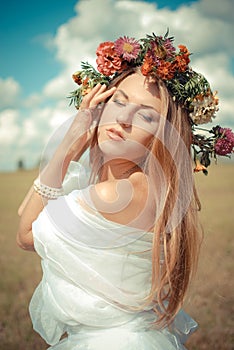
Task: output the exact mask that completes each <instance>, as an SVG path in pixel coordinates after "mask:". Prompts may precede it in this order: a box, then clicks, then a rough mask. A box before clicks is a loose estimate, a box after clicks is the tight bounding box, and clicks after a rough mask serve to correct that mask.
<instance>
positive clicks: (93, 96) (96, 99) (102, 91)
mask: <svg viewBox="0 0 234 350" xmlns="http://www.w3.org/2000/svg"><path fill="white" fill-rule="evenodd" d="M115 91H116V87H113V88H111V89H109V90H106V85H101V84H97V85H96V86H95V87H94V88H93V89H92V90H91V91H90V92H89V93H88V94H87V95H85V97H84V98H83V101H82V103H81V105H80V110H83V109H87V108H91V107H96V106H98V104H99V103H101V102H104V101H105V100H106V99H107V98H108V97H110V96H112V95H113V93H114V92H115Z"/></svg>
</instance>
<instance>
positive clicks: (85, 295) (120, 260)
mask: <svg viewBox="0 0 234 350" xmlns="http://www.w3.org/2000/svg"><path fill="white" fill-rule="evenodd" d="M77 167H78V168H79V169H80V170H82V169H81V168H82V166H80V165H77V164H72V165H71V168H70V172H69V176H68V177H69V179H66V181H65V188H66V189H67V192H70V191H71V190H72V188H74V187H77V177H76V175H75V174H77V170H78V169H77ZM80 167H81V168H80ZM73 175H74V176H73ZM85 177H86V176H85ZM83 178H84V177H83ZM86 185H87V184H85V183H83V185H82V186H79V187H80V188H81V187H85V186H86ZM87 189H88V187H85V188H83V189H78V190H72V191H71V192H70V193H69V194H68V195H65V196H62V197H60V198H58V199H57V200H54V201H49V203H48V205H47V206H46V207H45V208H44V210H43V211H42V212H41V214H40V215H39V217H38V219H37V220H36V221H35V222H34V223H33V236H34V244H35V249H36V251H37V253H38V254H39V256H40V257H41V261H42V269H43V278H42V281H41V282H40V284H39V286H38V287H37V289H36V291H35V292H34V295H33V297H32V300H31V302H30V308H29V310H30V316H31V319H32V323H33V327H34V329H35V330H36V331H37V332H38V333H39V334H40V335H41V336H42V337H43V338H44V339H45V341H46V342H47V343H48V344H50V345H51V347H50V349H51V350H65V349H67V350H76V349H77V350H78V349H79V350H109V349H111V350H137V349H139V350H173V349H174V350H175V349H177V350H178V349H180V350H182V349H185V348H184V346H183V344H184V342H185V341H186V339H187V337H188V336H189V334H190V333H191V332H193V331H194V330H195V329H196V327H197V324H196V322H195V321H194V320H192V319H191V318H190V317H189V316H188V315H187V314H186V313H184V312H183V311H182V310H181V311H180V312H179V313H178V315H177V317H176V319H175V321H174V323H173V324H172V325H171V326H170V331H169V329H167V328H164V329H155V328H152V323H153V322H154V321H155V319H156V315H155V313H154V312H153V311H152V307H153V305H148V306H147V307H144V303H145V300H144V299H145V298H146V297H147V295H148V293H149V291H150V286H151V270H152V269H151V253H152V252H151V248H152V242H151V240H152V234H151V233H147V232H144V231H141V230H137V229H135V228H132V227H127V226H124V225H120V224H117V223H114V222H111V221H108V220H106V219H105V218H103V217H102V216H101V215H100V214H99V213H98V212H96V213H95V212H89V211H88V210H86V209H85V208H84V207H83V206H82V205H81V203H82V201H83V200H84V198H85V196H86V194H87ZM64 333H66V334H67V337H66V338H65V339H63V340H60V339H61V336H62V335H63V334H64Z"/></svg>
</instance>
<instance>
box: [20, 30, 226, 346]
mask: <svg viewBox="0 0 234 350" xmlns="http://www.w3.org/2000/svg"><path fill="white" fill-rule="evenodd" d="M142 42H143V43H141V45H140V43H139V42H137V41H135V40H134V39H132V38H127V37H123V38H120V39H118V40H116V42H115V43H112V42H107V43H102V44H100V46H99V48H98V50H97V56H98V58H97V65H98V70H99V72H100V73H101V74H100V73H98V72H97V71H95V70H94V69H93V68H91V66H89V65H88V64H83V70H82V71H81V72H78V74H75V75H74V79H75V80H76V82H77V83H78V84H79V88H78V90H76V92H75V93H74V94H72V97H73V98H75V102H76V106H77V108H79V111H78V114H77V115H76V117H75V118H74V120H73V122H72V123H71V126H70V128H69V130H68V131H67V133H66V135H65V136H64V138H63V140H62V142H61V143H60V145H59V146H58V148H57V149H56V151H55V153H54V155H53V157H52V158H51V160H50V161H49V163H48V164H47V165H46V166H45V167H44V168H43V169H42V171H41V173H40V180H39V179H37V180H36V181H35V183H34V187H33V189H31V191H30V193H29V195H28V196H27V197H26V199H25V201H24V202H23V204H22V205H21V207H20V209H19V214H20V216H21V220H20V225H19V230H18V234H17V241H18V244H19V246H20V247H21V248H23V249H26V250H35V251H36V252H37V253H38V254H39V255H40V256H41V258H42V268H43V278H42V281H41V283H40V285H39V286H38V288H37V290H36V291H35V293H34V296H33V298H32V300H31V303H30V315H31V318H32V322H33V326H34V329H35V330H36V331H37V332H39V333H40V334H41V336H42V337H43V338H44V339H45V340H46V341H47V343H48V344H50V345H52V347H51V348H50V349H56V350H58V349H69V350H70V349H91V350H94V349H95V350H99V349H109V348H112V349H116V350H117V349H118V350H119V349H128V350H129V349H134V350H135V349H147V350H150V349H158V350H165V349H167V350H170V349H184V346H183V344H184V342H185V341H186V339H187V337H188V335H189V334H190V333H191V332H193V331H194V330H195V329H196V326H197V325H196V323H195V322H194V321H193V320H192V319H191V318H190V317H189V316H188V315H186V314H185V313H184V312H183V311H181V310H180V308H181V306H182V303H183V300H184V297H185V293H186V290H187V288H188V285H189V282H190V279H191V276H192V275H193V273H194V271H195V268H196V262H197V257H198V250H199V244H200V235H199V227H198V224H197V209H198V208H199V201H198V199H197V195H196V191H195V187H194V183H193V177H192V162H191V155H190V148H191V144H192V143H193V144H195V145H196V146H197V147H198V146H200V150H201V151H202V152H203V153H202V155H203V154H205V151H204V149H203V148H202V147H203V146H204V142H203V143H202V145H203V146H201V143H199V142H198V141H197V140H198V139H199V138H198V137H194V138H192V132H191V131H192V128H191V121H192V118H198V113H197V109H196V103H195V102H196V98H197V97H194V96H192V92H191V89H190V90H189V91H187V90H186V91H187V95H186V94H184V95H183V97H181V94H179V93H180V92H181V90H178V86H177V85H178V84H177V85H176V82H177V81H178V78H181V77H183V78H185V77H186V82H188V81H189V82H191V81H194V80H196V79H197V73H195V72H193V71H192V70H191V69H190V68H189V67H188V62H189V59H188V56H189V53H188V51H187V49H186V48H185V47H184V46H183V47H182V46H181V48H180V52H179V53H178V54H176V53H175V49H174V48H173V46H172V38H168V37H167V34H166V35H165V37H164V38H162V37H157V36H155V35H154V34H153V36H147V38H146V39H144V40H143V41H142ZM121 50H122V51H121ZM167 63H168V64H167ZM163 67H164V69H162V68H163ZM192 72H193V74H192ZM199 77H200V76H199ZM176 79H177V80H176ZM173 80H174V82H173ZM196 81H197V85H196V89H195V90H196V92H197V91H198V92H199V93H200V92H201V91H203V93H204V94H203V95H204V96H205V97H206V100H207V99H208V97H209V98H210V100H209V101H208V102H209V103H208V107H209V108H208V109H204V108H203V109H202V113H200V114H201V118H203V119H206V121H207V119H208V118H211V116H213V115H214V113H215V111H216V110H217V99H216V98H215V95H213V94H212V93H211V91H210V90H209V86H208V85H207V84H208V83H207V81H206V80H204V82H202V83H201V79H200V78H199V79H197V80H196ZM98 82H100V83H101V84H100V83H98ZM102 83H105V84H106V85H103V84H102ZM107 85H109V87H108V88H107ZM198 87H199V88H200V90H197V88H198ZM182 88H183V89H184V85H183V86H182V84H181V87H180V89H182ZM176 89H177V90H176ZM192 89H194V86H193V88H192ZM178 91H179V92H178ZM195 96H197V93H196V95H195ZM189 97H190V100H189ZM175 98H176V100H175ZM200 99H202V98H201V97H200ZM192 103H193V105H192ZM206 103H207V101H206ZM192 106H193V109H192ZM192 110H193V111H194V114H193V115H192V114H191V111H192ZM208 114H209V115H208ZM194 120H195V119H194ZM196 122H197V120H196ZM193 123H195V122H193ZM204 140H205V139H204ZM195 141H196V142H195ZM232 147H233V146H232ZM87 149H88V154H90V166H91V177H90V183H89V184H88V185H87V186H86V187H84V188H82V189H75V190H71V187H70V189H69V190H66V188H67V187H69V186H67V184H69V176H68V175H67V176H66V178H65V175H66V174H67V173H68V170H69V169H70V168H69V166H70V167H71V165H72V164H73V165H74V161H76V162H77V161H78V160H79V159H80V157H81V156H82V155H84V154H86V153H84V152H85V150H87ZM197 149H198V148H197ZM206 151H207V148H206ZM203 158H204V157H203ZM208 158H209V157H208ZM206 160H207V158H206ZM76 164H77V163H76ZM80 167H81V166H80ZM204 169H205V167H204V165H202V170H204ZM77 176H79V174H78V173H77ZM64 178H65V181H64ZM63 187H64V188H65V192H70V193H68V194H67V195H64V188H63ZM42 199H43V200H42ZM64 334H65V335H66V337H65V338H64V339H63V340H60V339H61V336H62V335H64Z"/></svg>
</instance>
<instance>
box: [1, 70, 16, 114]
mask: <svg viewBox="0 0 234 350" xmlns="http://www.w3.org/2000/svg"><path fill="white" fill-rule="evenodd" d="M20 92H21V87H20V84H19V83H18V82H17V81H16V80H14V79H13V78H12V77H8V78H6V79H2V78H0V96H1V99H0V109H2V108H8V107H15V106H16V104H17V102H18V99H19V97H20Z"/></svg>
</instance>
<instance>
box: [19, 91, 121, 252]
mask: <svg viewBox="0 0 234 350" xmlns="http://www.w3.org/2000/svg"><path fill="white" fill-rule="evenodd" d="M105 90H106V87H105V86H104V85H100V84H98V85H97V86H95V88H94V89H93V90H92V91H91V92H90V93H89V94H88V95H87V96H86V98H84V100H83V103H82V105H81V111H79V112H78V114H77V116H76V117H75V119H74V121H73V123H72V125H71V127H70V128H69V130H68V132H67V133H66V135H65V137H64V139H63V140H62V142H61V144H60V145H59V146H58V148H57V150H56V151H55V153H54V155H53V157H52V159H51V160H50V161H49V163H48V164H47V166H46V167H45V168H44V169H43V170H42V172H41V173H40V182H41V183H42V184H44V185H46V186H49V187H52V188H58V189H59V188H61V187H62V183H63V179H64V177H65V174H66V172H67V168H68V166H69V164H70V162H71V161H72V160H77V159H78V158H79V156H80V155H81V154H82V151H83V150H84V146H85V144H87V142H88V140H89V137H90V133H91V132H92V130H91V129H90V126H91V124H92V121H93V120H92V114H91V112H90V111H89V110H88V108H90V107H94V106H96V105H97V104H98V103H100V102H103V101H105V99H106V98H108V97H109V96H111V95H112V94H113V93H114V91H115V88H112V89H110V90H107V91H105ZM47 201H48V199H47V198H45V197H42V196H41V195H39V194H38V193H37V192H36V191H35V190H34V189H33V187H32V188H30V190H29V192H28V194H27V195H26V197H25V199H24V200H23V202H22V204H21V206H20V208H19V211H18V212H19V215H20V222H19V227H18V231H17V243H18V245H19V246H20V247H21V248H22V249H25V250H34V244H33V235H32V223H33V221H35V220H36V218H37V217H38V215H39V214H40V212H41V211H42V209H43V208H44V206H45V205H46V204H47Z"/></svg>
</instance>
